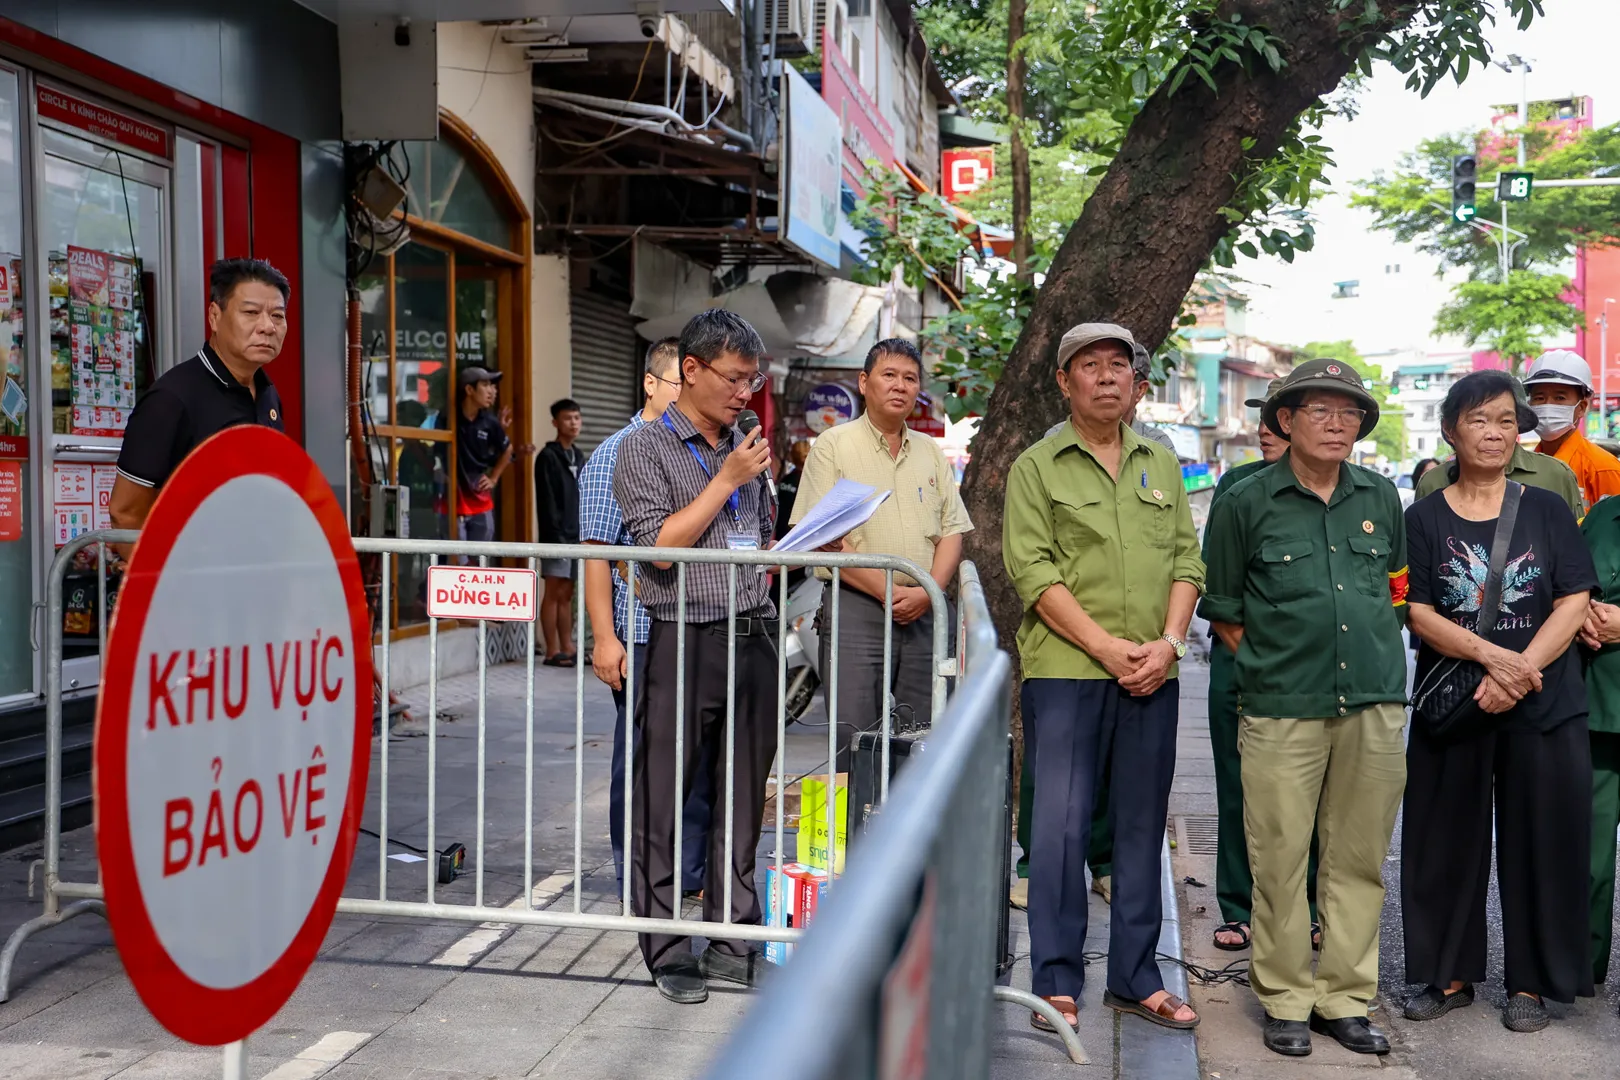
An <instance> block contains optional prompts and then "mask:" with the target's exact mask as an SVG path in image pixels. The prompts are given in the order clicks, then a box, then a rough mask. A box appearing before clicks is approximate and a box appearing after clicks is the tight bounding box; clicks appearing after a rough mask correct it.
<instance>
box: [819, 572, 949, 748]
mask: <svg viewBox="0 0 1620 1080" xmlns="http://www.w3.org/2000/svg"><path fill="white" fill-rule="evenodd" d="M832 596H833V591H832V586H831V585H828V586H827V592H826V595H825V596H823V597H822V601H821V612H820V613H819V614H818V615H817V616H816V620H817V621H816V627H817V631H816V632H817V636H818V639H819V642H820V645H821V659H820V665H821V671H822V673H823V674H822V677H821V682H822V686H823V688H824V690H823V696H824V697H826V698H828V699H829V700H828V701H827V706H828V715H831V713H832V701H831V700H830V699H831V696H832V682H833V680H832V677H831V672H832V643H833V635H832ZM888 621H889V620H888V619H887V618H886V617H885V615H884V613H883V601H881V600H874V599H872V597H870V596H868V595H866V594H865V593H863V592H861V591H859V590H857V589H851V588H849V587H848V586H840V587H839V596H838V765H837V769H838V771H839V772H848V771H849V758H850V750H851V748H852V747H853V746H854V745H855V733H856V732H857V731H881V730H882V729H883V716H884V703H885V701H886V700H887V698H888V695H889V694H893V695H894V711H895V714H896V717H897V722H896V725H895V726H896V727H898V728H901V729H906V730H909V729H912V728H925V727H929V726H930V725H931V724H932V723H933V708H934V616H933V613H932V612H930V613H928V614H926V615H924V616H923V617H922V618H920V619H918V620H917V621H916V622H912V623H908V624H906V625H905V626H899V625H896V626H894V627H893V628H892V631H891V634H890V637H889V649H890V653H889V686H888V688H887V690H885V688H884V686H883V624H884V623H885V622H888Z"/></svg>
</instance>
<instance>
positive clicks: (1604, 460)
mask: <svg viewBox="0 0 1620 1080" xmlns="http://www.w3.org/2000/svg"><path fill="white" fill-rule="evenodd" d="M1524 388H1525V390H1526V391H1527V392H1528V393H1529V395H1530V407H1531V408H1532V409H1534V410H1535V413H1536V420H1537V423H1536V434H1538V435H1540V436H1541V444H1540V445H1539V446H1537V447H1536V452H1537V453H1541V454H1547V455H1550V456H1552V457H1555V458H1557V459H1558V460H1559V461H1562V462H1563V463H1564V464H1565V465H1568V466H1569V467H1570V471H1572V472H1573V473H1574V474H1575V480H1576V482H1577V483H1579V484H1580V485H1581V496H1582V497H1583V498H1584V499H1585V500H1586V507H1587V509H1591V508H1592V507H1593V506H1595V505H1597V501H1598V500H1599V499H1601V498H1603V497H1604V496H1606V495H1620V459H1616V458H1615V456H1614V455H1613V454H1611V453H1609V452H1608V451H1607V450H1605V449H1603V448H1602V447H1601V446H1594V445H1593V444H1592V441H1591V440H1590V439H1588V438H1587V437H1586V435H1585V434H1584V432H1583V429H1584V428H1585V427H1586V414H1587V413H1588V412H1589V411H1590V410H1591V408H1592V369H1591V368H1590V367H1588V366H1587V363H1586V361H1585V360H1584V359H1582V358H1581V355H1580V354H1579V353H1574V352H1570V351H1569V350H1568V349H1553V350H1552V351H1551V352H1544V353H1542V354H1541V355H1540V356H1538V357H1536V359H1535V362H1534V363H1532V364H1531V365H1530V371H1529V372H1528V373H1527V374H1526V375H1525V377H1524ZM1575 516H1576V517H1577V518H1579V517H1581V516H1582V515H1581V514H1580V513H1577V514H1576V515H1575Z"/></svg>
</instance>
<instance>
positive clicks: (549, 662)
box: [540, 653, 568, 667]
mask: <svg viewBox="0 0 1620 1080" xmlns="http://www.w3.org/2000/svg"><path fill="white" fill-rule="evenodd" d="M567 660H568V654H567V653H552V654H551V655H550V656H548V657H546V658H545V659H544V660H542V661H540V663H541V665H542V666H544V667H567V666H568V664H567V663H566V661H567Z"/></svg>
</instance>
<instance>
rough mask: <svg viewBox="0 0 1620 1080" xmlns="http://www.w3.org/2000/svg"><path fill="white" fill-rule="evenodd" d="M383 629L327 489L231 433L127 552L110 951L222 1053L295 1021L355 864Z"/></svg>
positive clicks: (110, 689) (106, 828) (104, 748)
mask: <svg viewBox="0 0 1620 1080" xmlns="http://www.w3.org/2000/svg"><path fill="white" fill-rule="evenodd" d="M372 707H373V700H372V683H371V627H370V620H369V616H368V613H367V609H366V602H365V591H364V588H363V585H362V582H361V577H360V568H359V563H358V561H357V560H356V558H355V553H354V547H353V545H352V544H351V542H350V540H349V531H348V527H347V525H346V523H345V521H344V518H343V512H342V510H341V509H340V508H339V506H338V503H337V500H336V499H335V498H334V497H333V494H332V490H331V488H330V486H328V484H327V483H326V481H325V479H324V478H323V477H322V476H321V474H320V471H319V470H318V469H317V468H316V467H315V463H314V462H313V461H311V460H310V458H309V456H308V455H307V454H305V453H304V452H303V450H301V449H300V448H299V447H298V446H297V445H296V444H295V443H293V442H292V440H290V439H288V438H287V437H286V436H284V435H281V434H279V433H277V432H274V431H270V430H268V429H266V428H261V427H247V426H244V427H235V428H230V429H228V430H226V431H224V432H222V433H220V434H219V435H216V436H215V437H214V438H212V439H210V440H208V442H206V443H204V444H203V445H202V446H201V447H199V448H198V451H197V452H196V453H194V454H192V455H191V456H190V457H188V458H187V459H186V460H185V462H184V463H182V464H181V466H180V468H179V469H178V470H176V471H175V473H174V475H173V476H172V477H171V478H170V479H169V482H168V483H167V484H165V485H164V487H163V489H162V492H161V493H160V494H159V496H158V499H157V503H156V505H155V506H154V507H153V509H152V514H151V516H150V517H149V518H148V519H147V522H146V527H145V528H144V529H143V530H142V533H141V538H140V541H139V543H138V544H137V545H136V547H135V551H134V554H133V556H132V557H131V559H130V563H129V569H128V572H127V574H126V575H125V578H124V585H123V589H122V591H121V594H120V596H119V600H118V608H117V611H116V613H115V615H114V618H113V622H112V628H111V631H110V635H109V638H108V642H107V661H106V667H105V669H104V675H103V681H102V690H101V700H100V705H99V710H98V712H97V714H96V734H95V786H96V842H97V846H98V848H99V852H100V856H101V867H102V877H103V882H104V884H105V888H106V902H107V917H108V920H109V921H110V922H111V924H112V930H113V937H114V940H115V941H116V943H117V945H118V951H119V953H120V955H121V956H122V957H123V961H124V967H125V969H126V970H127V971H128V972H129V977H130V981H131V982H133V983H134V985H135V989H136V991H137V992H138V993H139V994H140V997H141V1000H142V1001H143V1002H145V1003H146V1007H147V1008H148V1009H150V1010H151V1012H152V1015H153V1016H155V1017H156V1018H157V1019H158V1021H159V1022H160V1023H162V1025H163V1026H164V1027H165V1028H167V1029H168V1030H169V1031H171V1032H173V1033H174V1034H176V1035H178V1036H180V1037H181V1038H183V1039H186V1040H188V1041H190V1042H194V1043H201V1044H204V1045H219V1044H226V1043H228V1044H232V1045H231V1046H228V1047H227V1049H226V1069H227V1075H229V1074H230V1071H231V1063H232V1061H233V1060H235V1061H237V1062H240V1061H241V1060H243V1059H244V1058H245V1050H244V1049H243V1047H242V1045H241V1040H245V1039H246V1037H247V1036H248V1034H249V1033H251V1032H252V1031H254V1030H255V1029H257V1028H258V1027H260V1026H261V1025H262V1024H263V1023H264V1022H265V1021H267V1020H268V1019H270V1017H271V1016H272V1015H274V1014H275V1012H276V1011H277V1010H278V1009H279V1008H281V1006H282V1004H283V1003H285V1002H286V1000H287V999H288V997H290V996H291V995H292V992H293V991H294V990H295V989H296V988H297V987H298V984H299V982H300V981H301V980H302V979H303V976H304V973H305V972H306V971H307V970H308V968H309V966H310V964H311V963H312V962H313V961H314V959H315V954H316V952H317V951H318V950H319V948H320V945H321V941H322V939H323V938H324V937H325V934H326V930H327V927H328V925H330V923H331V921H332V913H333V911H334V910H335V908H336V906H337V901H338V896H339V894H340V893H341V892H342V890H343V884H344V880H345V878H346V877H347V876H348V872H349V864H350V862H351V861H352V859H353V856H354V845H355V835H356V832H357V830H358V828H359V824H360V814H361V811H362V809H363V808H364V805H365V794H366V772H367V767H368V765H369V763H370V756H371V721H372V716H371V714H372Z"/></svg>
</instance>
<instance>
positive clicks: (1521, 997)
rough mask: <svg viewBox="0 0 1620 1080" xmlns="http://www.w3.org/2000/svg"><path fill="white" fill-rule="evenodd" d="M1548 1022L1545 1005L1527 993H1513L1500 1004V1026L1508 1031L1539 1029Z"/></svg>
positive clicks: (1549, 1017)
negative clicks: (1505, 1002)
mask: <svg viewBox="0 0 1620 1080" xmlns="http://www.w3.org/2000/svg"><path fill="white" fill-rule="evenodd" d="M1550 1023H1552V1017H1551V1016H1549V1015H1548V1013H1547V1007H1546V1006H1545V1005H1543V1004H1542V1003H1541V1002H1540V1001H1539V1000H1537V999H1536V998H1534V997H1532V996H1530V995H1529V994H1514V995H1512V996H1511V997H1509V998H1508V999H1507V1004H1506V1005H1504V1006H1502V1026H1503V1027H1505V1028H1507V1029H1508V1030H1509V1031H1523V1032H1530V1031H1540V1030H1541V1029H1542V1028H1544V1027H1546V1026H1547V1025H1548V1024H1550Z"/></svg>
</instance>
